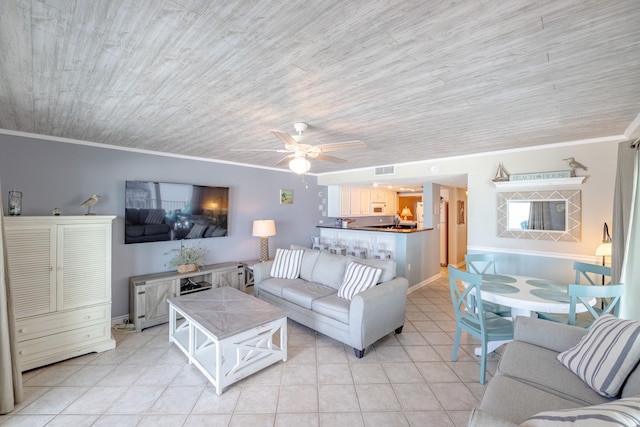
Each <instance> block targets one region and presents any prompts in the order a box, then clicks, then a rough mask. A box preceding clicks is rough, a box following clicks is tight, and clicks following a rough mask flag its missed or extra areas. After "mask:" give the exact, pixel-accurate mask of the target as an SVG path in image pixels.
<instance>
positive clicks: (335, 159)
mask: <svg viewBox="0 0 640 427" xmlns="http://www.w3.org/2000/svg"><path fill="white" fill-rule="evenodd" d="M309 157H311V158H313V159H318V160H326V161H329V162H333V163H345V162H346V160H345V159H339V158H338V157H333V156H327V155H326V154H322V153H318V154H317V155H315V156H313V155H310V156H309Z"/></svg>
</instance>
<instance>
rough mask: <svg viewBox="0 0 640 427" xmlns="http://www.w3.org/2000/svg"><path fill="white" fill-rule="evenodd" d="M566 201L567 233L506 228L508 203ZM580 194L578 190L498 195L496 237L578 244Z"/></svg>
mask: <svg viewBox="0 0 640 427" xmlns="http://www.w3.org/2000/svg"><path fill="white" fill-rule="evenodd" d="M545 200H566V202H567V231H548V230H514V229H509V228H508V213H507V209H508V207H509V202H510V201H519V202H521V201H532V202H539V201H545ZM581 213H582V193H581V191H580V190H552V191H516V192H510V193H498V237H506V238H512V239H532V240H555V241H558V242H579V241H580V239H581V233H582V221H581Z"/></svg>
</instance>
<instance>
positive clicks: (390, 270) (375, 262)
mask: <svg viewBox="0 0 640 427" xmlns="http://www.w3.org/2000/svg"><path fill="white" fill-rule="evenodd" d="M347 258H348V259H349V262H351V261H353V262H358V263H360V264H364V265H370V266H371V267H377V268H379V269H381V270H382V274H381V275H380V278H379V279H378V283H383V282H388V281H389V280H393V279H394V278H395V277H396V262H395V261H393V260H390V259H376V258H372V259H362V258H356V257H352V256H349V257H347Z"/></svg>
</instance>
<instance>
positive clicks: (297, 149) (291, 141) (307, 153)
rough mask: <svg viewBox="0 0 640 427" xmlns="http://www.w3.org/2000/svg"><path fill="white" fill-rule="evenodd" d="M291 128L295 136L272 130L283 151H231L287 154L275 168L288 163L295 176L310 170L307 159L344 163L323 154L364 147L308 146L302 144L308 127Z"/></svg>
mask: <svg viewBox="0 0 640 427" xmlns="http://www.w3.org/2000/svg"><path fill="white" fill-rule="evenodd" d="M293 128H294V129H295V131H296V135H289V134H288V133H286V132H281V131H278V130H272V131H271V133H272V134H274V135H275V136H277V137H278V138H280V140H281V141H282V142H284V149H278V150H275V149H274V150H269V149H241V148H238V149H232V151H274V152H277V153H288V154H287V155H286V156H285V157H284V158H283V159H282V160H280V161H279V162H278V163H276V166H280V165H283V164H285V163H287V162H288V163H289V169H291V170H292V171H293V172H295V173H297V174H303V173H305V172H307V171H308V170H309V169H310V168H311V163H310V162H309V160H308V159H318V160H326V161H329V162H334V163H344V162H346V160H344V159H340V158H338V157H334V156H329V155H327V154H325V153H327V152H332V151H341V150H352V149H355V148H363V147H365V146H366V145H365V143H364V142H362V141H359V140H355V141H345V142H336V143H333V144H321V145H309V144H304V143H303V141H304V136H303V133H304V131H306V130H307V128H308V125H307V124H306V123H303V122H298V123H294V125H293Z"/></svg>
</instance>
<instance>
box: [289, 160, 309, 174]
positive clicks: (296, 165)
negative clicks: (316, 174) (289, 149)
mask: <svg viewBox="0 0 640 427" xmlns="http://www.w3.org/2000/svg"><path fill="white" fill-rule="evenodd" d="M289 169H291V170H292V171H294V172H295V173H297V174H298V175H302V174H303V173H305V172H307V171H308V170H309V169H311V163H310V162H309V160H307V159H305V158H304V157H295V158H294V159H293V160H291V161H290V162H289Z"/></svg>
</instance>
